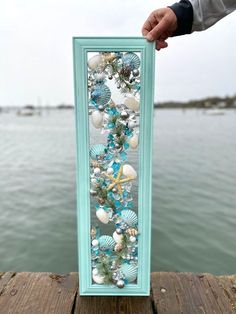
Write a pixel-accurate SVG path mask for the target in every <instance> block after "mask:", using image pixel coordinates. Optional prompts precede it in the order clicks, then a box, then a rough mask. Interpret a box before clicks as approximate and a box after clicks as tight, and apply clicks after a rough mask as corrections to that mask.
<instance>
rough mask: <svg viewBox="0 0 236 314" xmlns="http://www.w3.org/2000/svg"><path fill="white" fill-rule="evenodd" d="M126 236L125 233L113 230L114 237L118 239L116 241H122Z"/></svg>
mask: <svg viewBox="0 0 236 314" xmlns="http://www.w3.org/2000/svg"><path fill="white" fill-rule="evenodd" d="M123 238H124V235H123V234H118V233H117V232H116V231H115V232H113V239H114V240H115V241H116V243H119V244H120V243H122V240H123Z"/></svg>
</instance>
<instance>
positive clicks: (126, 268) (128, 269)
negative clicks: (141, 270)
mask: <svg viewBox="0 0 236 314" xmlns="http://www.w3.org/2000/svg"><path fill="white" fill-rule="evenodd" d="M120 271H121V272H122V273H123V275H124V276H125V279H126V280H127V281H128V282H133V281H135V280H136V278H137V274H138V268H137V267H136V266H133V265H130V264H123V265H122V266H121V268H120Z"/></svg>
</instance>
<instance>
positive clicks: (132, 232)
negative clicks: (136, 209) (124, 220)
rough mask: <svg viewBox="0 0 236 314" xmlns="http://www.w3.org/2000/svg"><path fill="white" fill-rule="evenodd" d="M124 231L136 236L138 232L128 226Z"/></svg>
mask: <svg viewBox="0 0 236 314" xmlns="http://www.w3.org/2000/svg"><path fill="white" fill-rule="evenodd" d="M126 232H127V233H128V235H130V236H136V235H137V234H138V230H136V229H135V228H129V229H127V230H126Z"/></svg>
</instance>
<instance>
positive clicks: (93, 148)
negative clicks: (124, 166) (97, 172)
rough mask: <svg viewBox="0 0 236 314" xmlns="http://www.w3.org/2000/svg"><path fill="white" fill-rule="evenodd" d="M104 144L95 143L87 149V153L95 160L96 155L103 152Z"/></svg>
mask: <svg viewBox="0 0 236 314" xmlns="http://www.w3.org/2000/svg"><path fill="white" fill-rule="evenodd" d="M105 149H106V146H105V145H103V144H95V145H93V146H91V148H90V150H89V155H90V157H91V158H92V159H94V160H96V157H97V156H101V155H104V154H105V151H104V150H105Z"/></svg>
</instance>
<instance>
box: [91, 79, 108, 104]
mask: <svg viewBox="0 0 236 314" xmlns="http://www.w3.org/2000/svg"><path fill="white" fill-rule="evenodd" d="M91 99H92V100H93V101H95V102H96V103H97V104H98V105H102V106H104V105H106V104H107V103H108V102H109V100H110V99H111V91H110V88H109V87H108V86H106V85H105V84H97V85H95V86H94V89H93V90H92V92H91Z"/></svg>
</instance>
